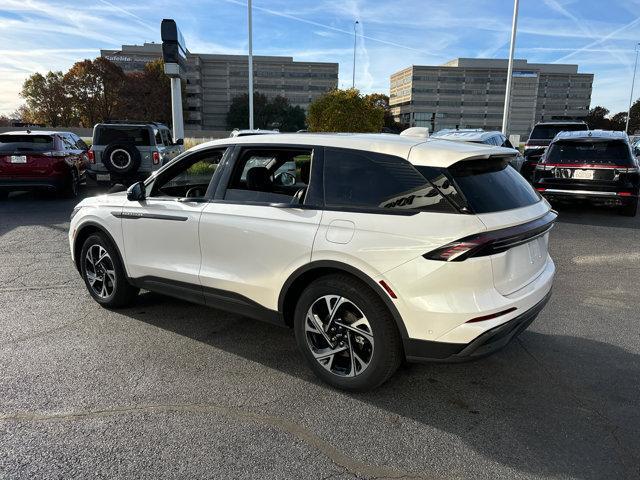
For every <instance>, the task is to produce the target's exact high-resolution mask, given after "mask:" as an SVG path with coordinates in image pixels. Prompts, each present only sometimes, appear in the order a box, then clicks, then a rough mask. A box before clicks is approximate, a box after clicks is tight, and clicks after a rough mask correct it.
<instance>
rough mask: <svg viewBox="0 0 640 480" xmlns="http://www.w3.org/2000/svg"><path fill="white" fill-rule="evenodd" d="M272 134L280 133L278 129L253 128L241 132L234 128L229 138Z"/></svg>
mask: <svg viewBox="0 0 640 480" xmlns="http://www.w3.org/2000/svg"><path fill="white" fill-rule="evenodd" d="M273 133H280V130H278V129H274V130H260V129H259V128H254V129H253V130H250V129H248V128H247V129H245V130H241V129H239V128H234V129H233V131H232V132H231V135H229V137H231V138H235V137H247V136H249V135H271V134H273Z"/></svg>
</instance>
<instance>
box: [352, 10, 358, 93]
mask: <svg viewBox="0 0 640 480" xmlns="http://www.w3.org/2000/svg"><path fill="white" fill-rule="evenodd" d="M358 23H359V22H358V20H356V21H355V23H354V24H353V79H352V81H351V88H356V39H357V38H358V36H357V31H356V28H357V25H358Z"/></svg>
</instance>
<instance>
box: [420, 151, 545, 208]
mask: <svg viewBox="0 0 640 480" xmlns="http://www.w3.org/2000/svg"><path fill="white" fill-rule="evenodd" d="M416 168H417V169H418V170H419V171H421V172H422V173H423V174H424V175H425V176H426V177H427V178H429V179H430V180H431V181H432V182H433V183H434V184H436V185H438V187H439V189H440V191H441V192H442V193H443V194H444V195H446V196H447V198H448V199H449V200H451V201H452V202H453V203H454V204H456V205H457V206H458V207H459V208H461V209H465V210H467V211H469V212H471V213H478V214H479V213H491V212H500V211H503V210H511V209H514V208H522V207H527V206H529V205H533V204H534V203H537V202H539V201H540V197H539V195H538V194H537V193H536V191H535V190H534V189H533V188H532V187H531V185H529V183H528V182H527V181H526V180H525V179H524V178H523V177H522V175H520V174H519V173H518V172H517V171H516V170H515V169H514V168H513V167H512V166H511V165H509V159H508V158H492V159H489V160H467V161H462V162H458V163H456V164H454V165H452V166H451V167H449V168H447V169H442V168H435V167H416ZM447 180H448V181H447Z"/></svg>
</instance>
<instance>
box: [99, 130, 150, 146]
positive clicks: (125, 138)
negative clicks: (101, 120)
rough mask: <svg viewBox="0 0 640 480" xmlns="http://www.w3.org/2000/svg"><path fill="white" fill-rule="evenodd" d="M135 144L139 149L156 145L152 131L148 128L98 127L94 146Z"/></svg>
mask: <svg viewBox="0 0 640 480" xmlns="http://www.w3.org/2000/svg"><path fill="white" fill-rule="evenodd" d="M114 142H116V143H133V144H134V145H135V146H137V147H144V146H149V145H155V140H152V137H151V131H150V129H149V128H147V127H114V126H108V127H106V126H105V127H97V128H96V132H95V138H94V139H93V143H94V145H109V144H110V143H114Z"/></svg>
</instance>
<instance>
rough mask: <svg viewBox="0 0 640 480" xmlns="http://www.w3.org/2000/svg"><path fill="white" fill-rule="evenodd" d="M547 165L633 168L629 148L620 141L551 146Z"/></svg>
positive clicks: (562, 143)
mask: <svg viewBox="0 0 640 480" xmlns="http://www.w3.org/2000/svg"><path fill="white" fill-rule="evenodd" d="M545 163H559V164H571V163H583V164H604V165H625V166H633V160H632V158H631V153H630V152H629V147H628V146H627V144H626V142H624V141H620V140H617V141H604V142H597V141H596V142H594V141H584V142H580V141H570V142H556V143H554V144H553V145H551V148H550V149H549V153H547V156H546V158H545Z"/></svg>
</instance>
